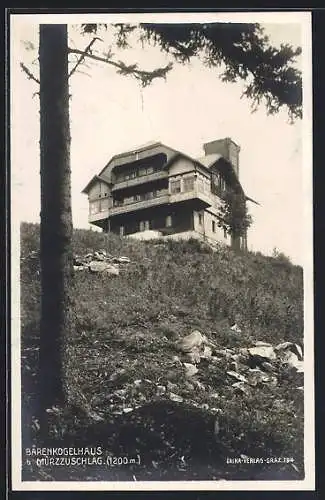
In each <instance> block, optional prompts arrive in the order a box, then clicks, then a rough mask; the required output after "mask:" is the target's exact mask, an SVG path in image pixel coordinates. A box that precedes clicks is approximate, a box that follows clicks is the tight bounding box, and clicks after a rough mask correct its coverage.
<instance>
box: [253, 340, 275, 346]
mask: <svg viewBox="0 0 325 500" xmlns="http://www.w3.org/2000/svg"><path fill="white" fill-rule="evenodd" d="M254 345H255V346H256V347H272V344H270V343H269V342H263V341H262V340H257V341H256V342H254Z"/></svg>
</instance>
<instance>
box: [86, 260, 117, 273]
mask: <svg viewBox="0 0 325 500" xmlns="http://www.w3.org/2000/svg"><path fill="white" fill-rule="evenodd" d="M89 271H91V272H92V273H105V274H112V275H114V276H118V275H119V268H118V267H117V266H114V265H112V264H109V263H108V262H103V261H98V260H92V261H91V262H90V263H89Z"/></svg>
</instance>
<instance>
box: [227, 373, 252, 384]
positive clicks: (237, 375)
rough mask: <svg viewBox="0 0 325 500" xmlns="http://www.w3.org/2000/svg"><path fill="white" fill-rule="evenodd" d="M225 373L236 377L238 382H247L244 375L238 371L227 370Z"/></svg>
mask: <svg viewBox="0 0 325 500" xmlns="http://www.w3.org/2000/svg"><path fill="white" fill-rule="evenodd" d="M227 374H228V375H230V377H233V378H236V379H237V380H239V381H240V382H248V380H247V379H246V378H245V377H244V375H241V374H240V373H237V372H234V371H232V370H229V371H227Z"/></svg>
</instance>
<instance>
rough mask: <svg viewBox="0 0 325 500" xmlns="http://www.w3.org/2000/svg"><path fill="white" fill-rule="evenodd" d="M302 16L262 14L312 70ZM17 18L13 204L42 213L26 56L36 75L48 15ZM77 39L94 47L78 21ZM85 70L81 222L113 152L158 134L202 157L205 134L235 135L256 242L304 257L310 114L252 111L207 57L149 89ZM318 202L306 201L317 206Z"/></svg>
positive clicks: (78, 106) (154, 56)
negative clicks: (92, 185)
mask: <svg viewBox="0 0 325 500" xmlns="http://www.w3.org/2000/svg"><path fill="white" fill-rule="evenodd" d="M300 14H302V13H300ZM228 16H229V14H228ZM15 17H20V16H15ZM232 17H233V16H232ZM302 17H303V16H301V15H300V16H299V14H297V13H296V15H292V14H291V15H290V17H288V16H285V14H284V13H283V14H280V17H278V18H276V22H275V20H274V19H273V18H272V17H270V16H268V15H266V16H264V17H263V18H262V19H261V20H260V21H262V24H263V26H264V28H265V32H266V34H268V35H269V37H270V41H271V42H272V44H274V45H276V46H279V44H280V43H290V44H292V45H293V46H295V47H296V46H302V48H303V54H302V56H301V57H299V59H298V60H297V65H298V66H299V67H300V68H302V69H303V70H304V74H305V72H306V71H307V72H308V68H309V66H308V63H307V64H306V53H307V55H308V50H307V48H308V47H307V46H306V45H304V43H305V41H304V38H303V35H304V33H305V30H306V28H305V27H304V25H303V22H302ZM15 21H17V22H16V24H15V25H14V30H13V31H12V32H13V36H12V44H13V46H12V49H13V50H12V54H13V55H12V61H11V79H12V93H11V105H12V122H11V140H12V157H11V161H12V163H11V168H12V169H11V177H12V190H13V203H14V210H15V213H16V214H17V215H18V217H19V218H20V220H24V221H28V222H39V213H40V180H39V104H38V96H37V95H35V92H37V90H38V89H37V84H36V82H33V81H32V80H28V79H27V77H26V74H25V73H23V72H22V71H21V69H20V66H19V63H20V62H21V61H23V62H24V63H25V64H26V65H28V67H30V68H31V69H32V70H33V72H34V73H35V74H37V71H38V69H37V64H35V59H36V58H37V40H38V22H39V21H38V19H37V16H30V17H29V18H28V20H22V18H21V17H20V19H19V20H15ZM18 21H19V22H18ZM87 21H88V19H87ZM173 21H174V20H173ZM173 21H172V22H173ZM303 21H305V19H303ZM43 22H44V21H43ZM65 22H69V20H67V19H66V20H65ZM83 22H85V20H83ZM88 22H90V21H88ZM107 36H109V35H107ZM69 39H70V40H69V43H70V45H71V46H76V47H78V48H84V47H86V45H87V44H88V41H89V40H88V39H85V38H84V37H82V36H81V35H80V33H79V30H78V29H77V28H76V27H75V26H74V25H73V24H71V25H70V26H69ZM24 41H29V42H32V43H33V44H34V45H35V49H36V50H30V51H27V50H26V44H25V43H23V42H24ZM96 43H98V44H97V50H98V52H100V51H101V50H102V49H105V47H106V46H105V44H103V43H102V42H100V41H99V42H96ZM304 58H305V59H304ZM116 59H121V60H123V61H125V62H127V63H132V62H138V64H139V66H140V67H142V68H144V69H151V68H154V67H157V66H160V65H165V64H166V63H167V62H168V60H169V59H168V58H167V57H166V56H164V55H163V54H161V52H160V51H159V49H157V48H152V49H145V50H143V49H142V48H141V46H140V47H138V46H133V48H132V49H130V50H127V51H123V52H121V53H116ZM33 61H34V64H31V63H32V62H33ZM305 68H307V69H305ZM82 71H83V73H77V72H76V73H74V75H73V76H72V77H71V80H70V93H71V102H70V115H71V139H72V141H71V169H72V213H73V223H74V226H75V227H77V228H90V225H89V224H88V200H87V196H86V195H84V194H82V193H81V191H82V189H83V188H84V187H85V186H86V184H87V183H88V181H89V180H90V179H91V177H92V176H93V175H95V174H98V173H99V172H100V171H101V169H102V168H103V167H104V166H105V164H106V163H107V162H108V161H109V159H110V158H111V157H112V156H113V155H114V154H117V153H121V152H123V151H127V150H129V149H132V148H133V147H135V146H137V145H141V144H143V143H146V142H149V141H152V140H157V141H160V142H162V143H164V144H166V145H169V146H171V147H173V148H175V149H177V150H180V151H182V152H184V153H186V154H188V155H190V156H194V157H199V156H202V155H203V148H202V146H203V143H204V142H208V141H210V140H214V139H219V138H223V137H231V138H232V139H233V140H234V141H235V142H236V143H237V144H239V145H240V147H241V152H240V167H239V168H240V171H239V176H240V180H241V183H242V185H243V188H244V190H245V192H246V194H247V195H248V196H250V197H252V198H253V199H255V200H257V201H258V202H259V203H260V206H257V205H254V204H251V203H250V204H249V206H248V208H249V212H250V213H251V215H252V217H253V225H252V227H251V228H250V230H249V233H248V248H249V250H253V251H261V252H262V253H265V254H269V255H270V254H272V252H273V250H274V248H276V249H277V250H278V251H281V252H283V253H285V254H286V255H287V256H289V257H290V258H291V260H292V261H293V262H294V263H297V264H301V263H302V261H303V257H304V249H305V239H306V238H305V234H306V233H305V231H304V221H305V215H306V204H308V205H310V206H311V197H310V195H311V192H310V189H309V191H308V186H310V185H311V178H312V166H311V165H312V163H311V158H310V161H309V162H308V163H307V162H306V158H307V160H308V157H306V155H304V144H305V142H304V141H305V137H306V130H307V135H308V130H309V131H310V134H311V128H308V126H309V124H308V123H306V119H304V120H298V121H297V122H295V123H294V124H290V123H289V122H288V115H287V112H286V111H285V110H283V111H281V112H280V113H279V114H277V115H275V116H267V114H266V109H265V107H264V105H261V106H260V108H259V109H258V111H257V112H255V113H252V112H251V107H250V106H251V103H250V101H249V100H247V99H246V98H241V93H242V90H243V84H242V83H236V84H231V83H223V82H221V80H219V79H218V72H217V71H216V70H212V69H211V70H210V69H207V68H204V66H203V65H202V64H201V62H200V61H198V60H195V61H193V63H192V64H191V65H187V66H181V65H175V66H174V69H173V70H172V71H171V72H170V73H169V74H168V76H167V80H166V81H164V80H155V81H154V83H153V84H152V85H151V86H149V87H147V88H145V89H141V88H140V86H139V84H138V83H137V82H136V81H135V80H134V79H131V78H128V77H123V76H120V75H117V74H116V73H115V71H114V69H113V68H111V67H108V66H107V65H105V64H100V63H99V64H97V63H95V64H91V65H90V66H89V67H83V68H82ZM310 71H311V69H310ZM307 76H308V75H307ZM306 127H307V128H306ZM303 138H304V140H303ZM305 149H306V148H305ZM306 182H307V184H306ZM306 186H307V187H306ZM310 210H311V209H310V207H309V208H308V207H307V212H308V213H309V212H310Z"/></svg>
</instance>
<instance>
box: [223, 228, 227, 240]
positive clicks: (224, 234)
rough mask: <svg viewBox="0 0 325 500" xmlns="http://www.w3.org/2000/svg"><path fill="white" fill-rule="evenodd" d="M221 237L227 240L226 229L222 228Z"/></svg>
mask: <svg viewBox="0 0 325 500" xmlns="http://www.w3.org/2000/svg"><path fill="white" fill-rule="evenodd" d="M223 237H224V238H225V239H227V228H226V227H224V228H223Z"/></svg>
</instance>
